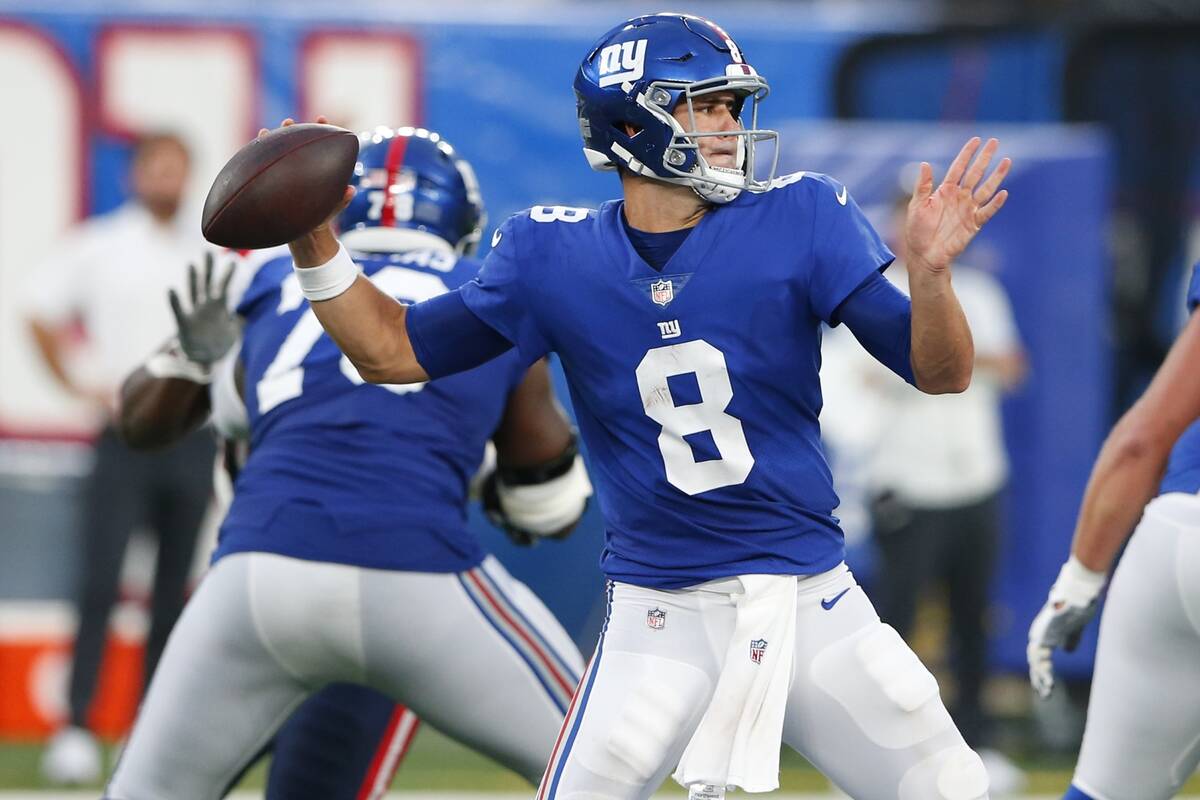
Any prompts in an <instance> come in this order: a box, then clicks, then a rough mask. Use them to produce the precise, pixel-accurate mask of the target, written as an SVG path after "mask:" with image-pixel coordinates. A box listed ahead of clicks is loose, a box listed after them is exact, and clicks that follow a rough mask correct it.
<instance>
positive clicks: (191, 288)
mask: <svg viewBox="0 0 1200 800" xmlns="http://www.w3.org/2000/svg"><path fill="white" fill-rule="evenodd" d="M198 281H199V276H198V275H197V274H196V265H195V264H189V265H188V297H190V298H191V300H192V308H195V307H196V303H197V302H198V300H197V298H199V296H200V287H199V286H198V285H197V283H198Z"/></svg>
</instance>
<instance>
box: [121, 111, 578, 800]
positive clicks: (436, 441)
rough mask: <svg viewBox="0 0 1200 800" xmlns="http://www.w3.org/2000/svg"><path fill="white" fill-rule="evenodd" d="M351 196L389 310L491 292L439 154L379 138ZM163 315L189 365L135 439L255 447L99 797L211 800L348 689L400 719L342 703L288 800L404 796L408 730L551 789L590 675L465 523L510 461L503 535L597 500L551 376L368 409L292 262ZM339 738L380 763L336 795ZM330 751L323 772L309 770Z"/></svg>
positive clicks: (296, 760) (344, 219)
mask: <svg viewBox="0 0 1200 800" xmlns="http://www.w3.org/2000/svg"><path fill="white" fill-rule="evenodd" d="M354 184H355V186H356V187H357V188H358V190H359V191H358V195H357V202H355V203H353V204H351V205H350V206H349V207H348V208H347V209H346V210H345V211H344V213H343V214H342V215H341V218H340V219H339V221H338V224H339V227H340V229H341V231H342V239H343V241H344V242H345V244H346V246H347V247H348V248H349V249H350V250H351V251H353V252H354V253H355V258H356V263H357V264H358V268H359V269H361V270H362V272H363V274H365V275H366V276H368V278H369V279H370V280H372V281H374V282H375V283H376V285H378V286H380V287H381V288H382V290H383V291H386V292H388V293H389V295H390V296H394V297H398V298H402V299H403V300H404V301H406V302H413V301H418V300H423V299H428V298H430V297H434V296H436V295H438V294H441V293H444V292H445V291H447V290H449V289H454V288H456V287H458V286H459V285H461V284H462V283H463V282H465V281H467V280H469V279H470V278H471V277H473V276H474V274H475V272H476V271H477V269H478V263H477V262H474V261H472V260H471V259H469V258H465V257H464V253H468V252H470V251H471V250H472V249H473V247H474V244H475V242H476V241H477V240H478V238H479V235H480V231H481V228H482V224H483V219H482V205H481V201H480V197H479V191H478V188H477V185H476V182H475V178H474V175H473V173H472V172H471V169H470V167H469V165H468V164H467V163H466V162H465V161H464V160H462V159H460V158H459V157H458V156H457V155H456V154H455V152H454V150H453V149H452V148H451V147H450V146H449V145H448V144H447V143H446V142H444V141H443V140H441V139H440V137H439V136H438V135H437V134H435V133H430V132H428V131H425V130H422V129H411V128H407V129H400V130H398V131H391V130H386V129H381V130H379V131H376V132H375V133H374V134H372V135H369V136H367V137H365V138H364V139H363V141H362V146H361V149H360V154H359V161H358V164H357V165H356V168H355V177H354ZM227 293H228V297H226V294H227ZM171 302H172V305H173V307H174V308H175V311H176V317H177V320H178V324H179V337H178V341H177V342H176V343H174V344H173V345H172V346H170V347H168V348H167V349H166V350H165V351H164V352H161V353H160V354H158V355H157V356H155V357H154V358H152V359H151V360H150V361H149V362H147V364H146V365H145V367H144V368H143V369H141V370H139V371H138V372H137V373H135V374H134V375H132V376H131V377H130V378H129V379H128V380H127V382H126V385H125V387H124V390H123V394H124V397H123V401H124V402H123V410H122V418H121V421H122V427H123V430H124V433H125V436H126V437H127V438H128V439H130V440H131V441H133V442H135V443H138V444H141V445H147V446H149V445H154V444H158V443H161V442H162V441H164V440H167V439H170V438H174V437H176V436H178V435H181V432H182V431H185V430H189V429H192V428H194V427H195V426H196V425H198V424H199V423H200V422H202V421H203V420H204V418H205V417H206V416H208V414H209V413H210V412H212V413H213V414H214V416H215V417H216V418H217V420H218V426H219V427H220V428H221V429H222V430H223V431H224V432H225V433H226V434H236V433H237V431H238V429H239V428H241V429H243V430H244V432H245V433H246V435H247V436H248V439H249V456H248V458H247V459H246V461H245V464H244V466H243V467H242V468H241V469H240V471H239V473H238V476H237V480H236V484H235V490H234V493H233V500H232V504H231V506H230V508H229V511H228V513H227V515H226V516H225V519H224V521H223V523H222V525H221V530H220V537H219V540H218V544H217V548H216V551H215V553H214V556H213V565H212V567H211V569H210V570H209V572H208V574H207V575H206V576H205V578H204V580H203V581H202V583H201V584H200V586H199V588H198V589H197V591H196V593H195V596H194V597H193V598H192V600H191V602H190V603H189V604H188V606H187V609H186V610H185V612H184V614H183V617H182V619H181V621H180V623H179V625H178V626H177V627H176V629H175V632H174V634H173V635H172V637H171V640H170V642H169V644H168V646H167V649H166V654H165V655H164V658H163V662H162V664H161V666H160V669H159V671H158V673H157V674H156V676H155V678H154V680H153V682H152V684H151V686H150V689H149V692H148V695H147V697H146V700H145V702H144V703H143V705H142V707H141V709H140V712H139V715H138V719H137V722H136V724H135V726H134V729H133V732H132V734H131V736H130V738H129V742H128V744H127V746H126V749H125V752H124V754H123V755H122V757H121V760H120V762H119V764H118V765H117V768H116V770H115V773H114V774H113V776H112V778H111V780H110V783H109V784H108V787H107V790H106V797H108V798H112V800H161V798H164V797H170V798H173V800H189V799H192V798H194V799H195V800H201V798H212V797H216V796H218V795H219V794H220V793H221V792H222V791H224V790H226V789H227V788H228V786H229V785H230V783H231V782H232V781H233V779H234V778H235V777H236V776H237V775H238V774H240V772H241V771H242V770H243V768H244V767H245V765H246V764H247V763H248V762H249V761H250V760H251V759H253V758H255V757H256V756H257V754H258V753H259V752H260V751H261V750H262V748H263V747H264V745H265V744H266V743H267V742H269V741H270V740H271V739H272V737H273V736H275V734H276V731H277V730H278V729H279V726H280V725H281V724H282V723H283V721H284V720H285V719H287V718H288V716H289V715H290V714H292V712H293V711H294V710H295V709H296V708H297V706H299V705H300V704H301V703H302V702H303V701H304V700H305V699H306V698H307V697H309V696H310V695H312V694H313V693H314V692H315V691H317V690H318V689H320V688H321V687H323V686H326V685H328V684H331V683H333V682H342V684H344V683H352V684H361V685H364V686H367V687H371V688H373V689H375V690H378V691H380V692H384V693H386V694H387V695H389V696H390V697H391V698H394V700H392V701H389V703H388V705H387V707H386V708H385V709H383V710H382V711H383V712H384V713H382V714H380V713H379V712H380V709H379V705H378V701H377V699H375V698H374V697H372V696H366V697H351V696H348V695H347V694H346V689H345V688H344V685H342V684H339V687H337V688H334V689H330V690H327V692H326V693H325V694H324V695H322V696H319V698H320V699H319V700H317V701H314V702H316V703H317V704H318V707H316V708H310V709H309V710H308V711H306V712H303V713H302V715H301V717H300V721H299V722H297V723H296V724H297V725H299V726H300V727H299V728H298V729H296V730H294V733H295V735H294V736H292V735H290V734H289V733H285V735H284V737H283V741H282V744H281V746H282V747H283V748H285V750H284V752H279V753H277V760H278V759H283V760H284V763H285V764H290V765H291V766H290V767H285V768H284V769H283V770H282V772H280V771H279V770H275V771H273V774H272V779H271V780H272V784H274V788H273V789H272V793H273V794H274V795H275V796H279V797H287V798H288V800H294V798H313V799H314V800H316V798H320V799H321V800H328V799H329V798H338V797H347V798H351V797H353V798H358V797H376V796H379V795H380V794H381V793H382V792H383V791H384V790H385V789H386V787H387V783H388V781H389V779H390V774H388V773H387V772H386V771H385V770H380V769H378V767H379V765H378V764H373V763H370V760H369V759H363V758H360V757H359V756H360V755H361V754H362V753H364V752H365V753H366V754H368V755H370V754H372V753H375V752H378V751H379V750H380V748H379V745H380V739H381V737H393V738H392V739H391V741H394V742H395V746H396V747H398V748H401V747H403V746H404V745H405V744H406V739H404V738H403V736H401V733H402V732H401V731H398V730H395V728H396V727H397V726H399V725H401V724H403V725H405V726H407V729H406V730H405V731H404V732H403V733H405V734H407V733H410V732H411V729H412V727H413V726H414V725H415V722H416V718H415V717H414V716H412V714H416V715H419V716H420V718H421V719H423V720H425V721H427V722H428V723H429V724H431V725H433V726H434V727H436V728H438V729H439V730H441V731H442V732H444V733H446V734H447V735H449V736H451V737H452V738H455V739H457V740H459V741H461V742H463V743H465V744H467V745H468V746H471V747H473V748H474V749H476V750H478V751H480V752H482V753H484V754H486V755H488V756H490V757H492V758H494V759H496V760H497V761H499V762H500V763H502V764H504V765H505V766H507V767H509V768H511V769H513V770H514V771H516V772H517V773H519V774H521V775H522V776H524V777H525V778H527V779H529V780H530V781H531V782H536V781H537V780H538V779H539V778H540V776H541V774H542V771H543V768H544V766H545V762H546V759H547V758H548V756H549V753H550V750H551V747H552V745H553V742H554V737H555V735H556V733H557V731H558V730H559V727H560V725H561V723H562V720H563V718H564V715H565V713H566V709H567V705H568V703H569V702H570V697H571V694H572V692H573V691H574V689H575V686H576V684H577V680H578V677H579V674H580V672H581V671H582V667H583V663H582V659H581V657H580V655H579V653H578V651H577V650H576V649H575V647H574V645H573V644H572V643H571V640H570V639H569V637H568V636H567V634H566V633H565V631H563V629H562V628H561V626H560V625H559V624H558V622H557V621H556V620H555V619H554V617H553V616H552V615H551V614H550V612H549V611H548V610H547V609H546V608H545V606H544V605H542V603H541V602H540V601H539V600H537V598H535V597H534V595H533V594H532V593H531V592H530V591H529V590H528V589H527V588H526V587H525V586H524V585H523V584H521V583H519V582H517V581H516V580H514V579H513V578H512V577H510V576H509V574H508V573H507V572H506V571H505V570H504V568H503V567H502V566H501V565H500V564H499V562H497V561H496V560H495V559H494V558H493V557H491V556H489V555H487V553H485V552H484V550H483V548H482V546H481V545H480V543H479V542H478V541H477V540H476V539H475V537H474V536H472V535H471V534H470V533H469V532H468V531H467V528H466V500H467V490H468V483H469V481H470V480H471V478H472V475H473V474H474V473H475V470H476V467H477V466H478V465H479V464H480V462H481V459H482V456H483V454H484V448H485V444H486V443H487V441H488V440H489V439H494V441H495V443H496V450H497V467H496V471H495V477H494V478H493V479H492V481H491V482H492V484H493V487H494V488H493V493H494V496H495V504H494V506H495V508H494V513H496V514H498V515H500V516H502V517H503V519H504V522H505V525H506V527H508V528H511V529H512V530H514V531H520V532H521V533H522V535H524V536H526V537H532V538H541V537H546V536H561V535H563V534H564V533H565V532H566V531H569V530H570V528H572V527H573V526H574V525H575V523H576V522H577V521H578V519H579V517H580V515H581V514H582V512H583V508H584V505H585V503H586V499H587V496H588V495H589V494H590V484H589V483H588V480H587V476H586V473H585V472H584V470H583V466H582V462H581V460H580V459H579V457H578V455H577V450H576V446H575V440H574V435H573V433H572V431H571V429H570V427H569V426H568V424H567V421H566V418H565V417H564V415H563V413H562V410H561V408H560V407H559V406H558V404H557V403H556V401H555V399H554V397H553V393H552V391H551V388H550V382H549V376H548V371H547V368H546V366H545V364H544V363H542V362H538V363H536V364H533V365H532V366H528V365H526V364H524V363H522V362H521V360H520V358H519V357H518V355H517V354H515V353H514V354H513V355H511V356H507V357H504V358H500V359H496V360H493V361H491V362H489V363H488V364H486V365H483V366H481V367H479V368H478V369H474V370H471V371H468V372H464V373H462V374H459V375H455V376H453V377H448V378H446V379H445V380H438V381H433V382H430V383H422V384H417V385H413V384H410V385H406V386H375V385H371V384H366V383H364V381H363V379H362V378H361V377H359V375H358V373H357V372H356V371H355V369H354V367H353V366H351V365H350V364H349V362H348V361H347V360H346V359H345V358H343V357H342V355H341V354H340V353H339V352H338V351H337V348H336V346H335V345H334V343H333V342H332V341H331V340H330V339H329V337H328V336H325V335H324V332H323V331H322V330H321V326H320V324H319V323H318V322H317V320H316V318H315V316H314V314H313V312H312V310H311V309H310V308H309V305H308V303H307V302H306V301H305V299H304V297H303V295H302V294H301V292H300V290H299V286H298V284H297V280H296V278H295V277H294V274H293V271H292V264H291V260H290V258H288V257H287V256H286V255H283V256H282V257H279V256H278V255H276V257H271V256H270V255H268V256H266V257H264V258H258V259H256V260H254V261H248V262H246V263H245V264H242V265H240V267H239V271H238V272H237V273H236V275H235V277H234V279H233V282H232V284H231V283H230V279H229V278H226V279H225V280H224V281H221V282H219V285H218V283H215V282H214V281H213V278H212V270H211V262H210V263H209V268H208V269H206V270H205V273H204V277H203V279H202V280H200V279H197V277H196V276H195V275H194V274H193V280H192V304H191V305H190V307H189V308H187V309H185V308H184V306H183V304H182V303H181V302H180V300H179V298H178V297H175V296H172V298H171ZM239 328H240V340H241V342H240V348H236V349H235V352H234V354H233V356H225V355H224V354H225V353H226V351H227V350H229V349H230V348H231V347H233V345H234V342H235V339H237V338H239V337H238V331H239ZM214 375H216V377H217V379H216V380H215V381H214V382H213V384H212V387H211V392H210V389H209V387H208V386H206V385H205V384H206V383H208V381H209V379H210V378H211V377H213V376H214ZM243 403H244V407H243V405H242V404H243ZM243 410H244V416H242V417H241V418H240V419H239V416H240V414H239V412H241V411H243ZM331 692H332V693H334V695H333V696H331V695H330V693H331ZM339 697H341V699H340V700H339V699H338V698H339ZM397 700H398V701H400V702H403V703H404V705H405V706H406V707H407V708H408V709H411V712H412V714H409V713H408V712H407V711H406V710H405V709H398V708H395V705H394V704H395V701H397ZM362 704H365V708H366V709H367V710H368V711H370V713H373V714H376V715H378V716H379V717H381V723H380V724H378V725H374V726H372V725H371V724H367V725H363V726H360V727H358V728H355V727H354V726H353V725H352V724H349V725H348V724H345V723H347V722H349V723H354V722H359V721H361V720H360V719H358V718H359V717H361V713H360V712H361V711H362V708H363V706H362ZM339 715H341V716H343V717H347V716H348V717H349V718H350V719H348V720H346V719H340V718H339ZM406 715H407V716H406ZM389 721H390V722H391V723H394V724H390V723H389ZM517 721H519V723H520V724H514V723H515V722H517ZM343 736H352V737H355V738H356V739H357V740H358V741H359V742H362V743H364V744H365V745H367V747H366V748H365V749H363V748H359V749H357V750H354V751H353V752H350V753H347V754H346V755H347V758H345V759H343V762H342V763H341V764H340V765H337V768H335V769H331V766H333V765H332V764H331V763H330V762H336V761H337V759H336V758H335V757H333V756H336V755H338V754H339V751H331V750H328V749H326V748H325V747H324V746H323V745H322V740H326V741H335V740H337V739H338V738H340V737H343ZM314 737H315V740H314ZM314 751H315V752H322V751H323V756H325V758H323V759H322V761H320V762H313V761H311V760H309V761H306V760H305V756H306V755H311V754H312V753H313V752H314ZM382 755H383V757H388V753H387V752H384V753H383V754H382ZM364 761H367V762H368V763H363V762H364ZM364 779H366V780H367V781H368V784H369V785H363V781H364ZM372 781H373V783H372Z"/></svg>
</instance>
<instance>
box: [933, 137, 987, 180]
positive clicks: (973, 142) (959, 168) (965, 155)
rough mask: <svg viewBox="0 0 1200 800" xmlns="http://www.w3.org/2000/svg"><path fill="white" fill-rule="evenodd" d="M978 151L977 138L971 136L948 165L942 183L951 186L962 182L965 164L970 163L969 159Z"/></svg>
mask: <svg viewBox="0 0 1200 800" xmlns="http://www.w3.org/2000/svg"><path fill="white" fill-rule="evenodd" d="M978 149H979V137H978V136H972V137H971V139H970V141H968V142H967V143H966V144H964V145H963V147H962V150H959V151H958V155H956V156H955V157H954V161H953V162H952V163H951V164H950V169H948V170H946V177H945V178H943V179H942V183H948V184H950V185H951V186H955V185H957V184H958V182H959V181H960V180H962V176H963V173H964V172H966V169H967V164H969V163H971V157H972V156H974V155H975V151H976V150H978Z"/></svg>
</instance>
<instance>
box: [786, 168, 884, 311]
mask: <svg viewBox="0 0 1200 800" xmlns="http://www.w3.org/2000/svg"><path fill="white" fill-rule="evenodd" d="M813 182H814V183H815V187H814V192H813V194H814V198H813V200H812V202H813V206H812V222H813V231H812V264H810V265H809V274H808V293H809V304H810V306H811V308H812V311H813V313H814V314H816V315H817V316H818V317H819V318H821V319H822V320H824V321H825V322H828V323H829V324H831V325H832V324H836V323H835V322H834V311H835V309H837V307H838V306H840V305H841V304H842V301H843V300H845V299H846V298H847V297H849V296H850V293H851V292H853V291H854V290H855V288H857V287H858V285H859V284H861V283H862V282H863V281H864V280H865V279H866V278H867V277H869V276H870V274H871V273H873V272H875V273H877V272H880V271H882V270H883V269H885V268H886V267H887V265H888V264H891V263H892V261H893V260H895V258H896V257H895V256H894V255H892V251H891V250H889V249H888V248H887V245H885V244H884V243H883V240H882V239H880V238H879V234H878V233H876V232H875V229H874V228H873V227H871V223H870V222H868V221H867V217H866V215H865V214H863V212H862V209H860V208H859V207H858V204H857V203H855V202H854V198H852V197H850V196H849V192H848V191H847V189H846V187H845V186H843V185H842V184H840V183H837V182H836V181H834V180H833V179H832V178H829V177H826V176H824V175H816V176H813Z"/></svg>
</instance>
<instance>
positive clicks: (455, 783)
mask: <svg viewBox="0 0 1200 800" xmlns="http://www.w3.org/2000/svg"><path fill="white" fill-rule="evenodd" d="M40 755H41V747H40V746H38V745H29V744H25V745H19V744H7V743H0V800H96V798H97V797H98V796H99V791H98V789H99V787H96V788H93V789H89V790H84V791H62V790H54V789H47V788H44V784H43V783H42V780H41V778H40V776H39V774H38V768H37V767H38V758H39V757H40ZM112 755H113V754H112V753H111V752H110V753H109V762H110V763H111V759H112ZM1022 767H1023V768H1025V769H1026V770H1027V774H1028V776H1029V786H1028V787H1027V794H1025V795H1023V796H1021V798H1019V800H1056V798H1058V797H1061V794H1062V791H1063V790H1064V789H1065V788H1066V786H1067V783H1068V781H1069V780H1070V777H1071V772H1070V767H1071V764H1070V763H1067V762H1065V761H1062V760H1058V761H1055V762H1053V763H1041V762H1032V761H1027V762H1025V763H1023V764H1022ZM264 772H265V770H264V767H263V765H261V764H260V765H258V766H257V767H256V768H255V769H253V770H252V771H251V772H250V773H249V775H247V777H246V779H245V780H244V781H243V782H242V784H241V786H240V787H239V789H238V791H237V793H236V794H234V795H232V797H233V798H234V799H235V800H251V798H261V797H262V792H261V787H262V783H263V775H264ZM780 783H781V788H780V791H779V792H776V793H773V794H768V795H757V796H758V797H762V798H764V800H765V799H766V798H777V799H778V800H818V799H820V800H824V799H825V798H831V799H832V798H839V797H842V798H844V797H845V796H844V795H837V794H833V793H831V792H830V791H829V784H828V782H827V781H826V780H825V778H824V777H822V776H821V775H820V774H819V773H818V772H816V771H815V770H813V769H812V768H811V767H809V766H808V765H807V764H806V763H805V762H804V760H803V759H801V758H800V757H799V756H797V755H796V754H795V753H792V752H791V751H785V752H784V757H783V760H782V772H781V776H780ZM392 790H393V795H392V796H395V797H401V798H417V797H434V798H437V800H517V798H526V800H527V799H528V798H530V797H532V796H533V790H532V789H530V788H529V787H527V786H526V785H525V783H524V782H523V781H522V780H521V779H520V778H518V777H517V776H516V775H514V774H512V773H510V772H508V771H506V770H504V769H502V768H500V767H498V766H496V765H495V764H493V763H492V762H491V761H489V760H487V759H486V758H483V757H482V756H479V755H477V754H475V753H473V752H472V751H470V750H467V749H466V748H464V747H462V746H461V745H458V744H456V743H455V742H452V741H449V740H448V739H446V738H445V737H443V736H441V735H440V734H438V733H437V732H436V731H433V730H430V729H428V728H423V729H422V730H421V731H420V732H419V733H418V734H417V738H416V740H415V741H414V742H413V746H412V750H411V751H410V752H409V754H408V757H407V758H406V759H405V761H404V764H403V766H402V767H401V768H400V771H399V773H398V774H397V775H396V779H395V781H394V782H393V784H392ZM661 794H663V795H666V796H676V797H684V796H685V793H684V792H683V790H682V789H681V788H680V787H678V786H677V785H675V784H674V783H673V782H670V781H668V783H667V784H665V785H664V786H663V789H662V791H661ZM731 796H748V795H744V794H743V793H736V794H733V795H731ZM1180 797H1181V798H1189V797H1190V798H1194V799H1195V800H1200V776H1193V778H1192V780H1191V781H1189V783H1188V785H1187V788H1186V791H1185V793H1184V794H1182V795H1180ZM996 800H999V799H998V798H997V799H996ZM1012 800H1018V798H1012Z"/></svg>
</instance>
